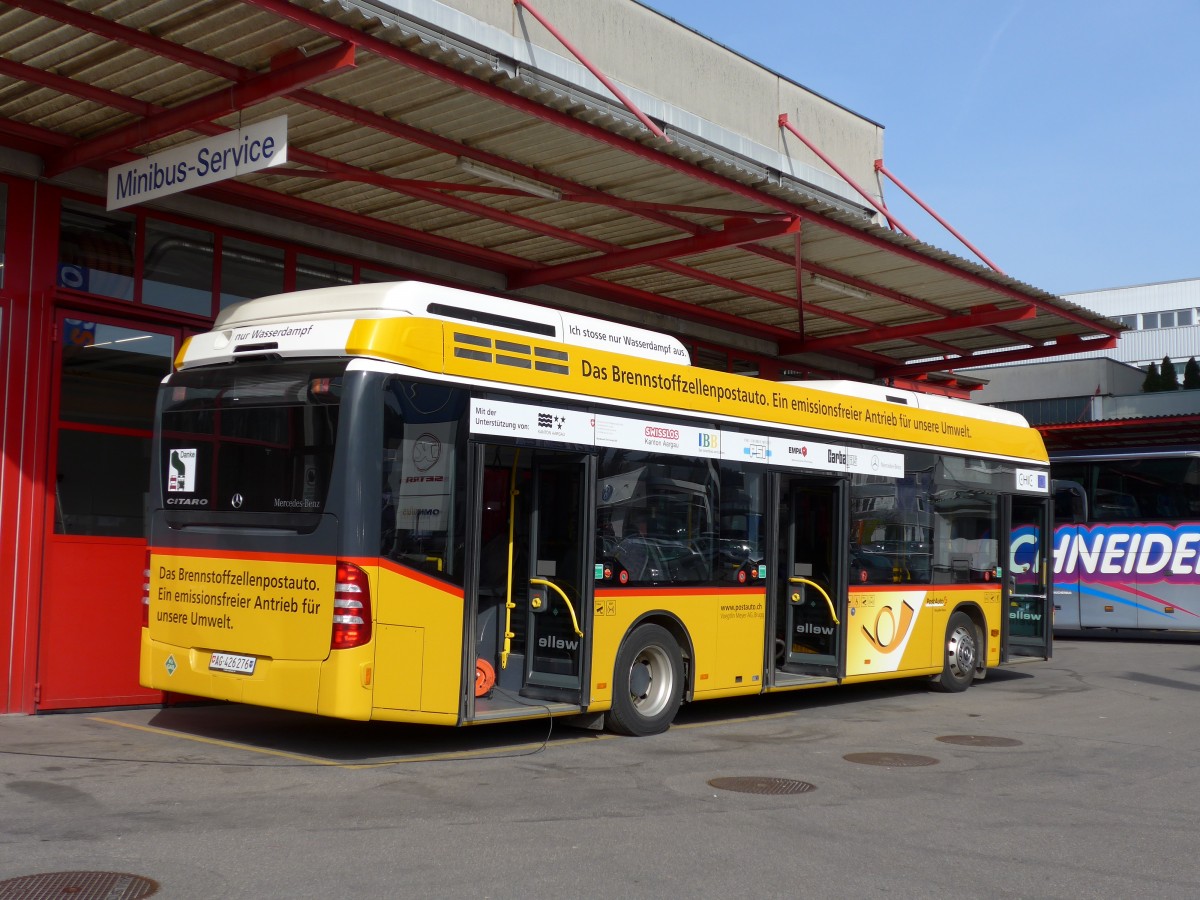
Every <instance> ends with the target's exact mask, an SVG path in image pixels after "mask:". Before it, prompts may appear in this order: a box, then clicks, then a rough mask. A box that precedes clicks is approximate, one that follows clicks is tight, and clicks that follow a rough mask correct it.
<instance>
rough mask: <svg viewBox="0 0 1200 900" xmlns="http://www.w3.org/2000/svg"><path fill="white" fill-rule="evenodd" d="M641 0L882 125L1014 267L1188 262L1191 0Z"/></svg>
mask: <svg viewBox="0 0 1200 900" xmlns="http://www.w3.org/2000/svg"><path fill="white" fill-rule="evenodd" d="M641 2H643V3H645V4H646V5H647V6H650V7H652V8H654V9H657V10H658V11H659V12H662V13H663V14H665V15H668V16H670V17H671V18H673V19H675V20H676V21H678V22H681V23H683V24H685V25H687V26H688V27H690V28H693V29H694V30H696V31H699V32H701V33H702V34H704V35H706V36H708V37H710V38H712V39H714V40H717V41H719V42H720V43H722V44H724V45H726V46H727V47H729V48H731V49H733V50H736V51H737V52H739V53H741V54H742V55H743V56H747V57H749V58H750V59H753V60H754V61H756V62H758V63H760V64H762V65H764V66H766V67H768V68H770V69H774V70H775V71H777V72H779V73H780V74H782V75H784V76H786V77H788V78H790V79H792V80H793V81H796V82H799V83H800V84H802V85H804V86H805V87H807V88H809V89H811V90H814V91H816V92H818V93H820V94H823V95H824V96H826V97H828V98H829V99H830V100H833V101H835V102H837V103H839V104H841V105H842V106H845V107H847V108H849V109H851V110H853V111H854V112H856V113H859V114H860V115H863V116H866V117H867V118H869V119H872V120H874V121H876V122H878V123H880V124H881V125H883V126H884V127H885V129H886V130H885V133H884V163H885V164H886V166H887V167H888V169H889V170H890V171H892V172H893V173H894V174H895V175H896V177H897V178H899V179H900V180H901V181H903V182H904V183H905V184H906V185H908V187H910V188H911V189H912V190H913V191H914V192H915V193H916V194H918V195H919V196H920V197H921V198H922V199H923V200H924V201H925V202H926V203H927V204H929V205H930V206H931V207H933V208H934V209H935V210H936V211H937V212H938V213H940V214H941V215H942V217H943V218H945V219H946V220H947V221H948V222H949V223H950V224H951V225H953V226H954V227H955V228H956V229H958V231H960V232H961V233H962V234H963V236H964V237H966V238H967V239H968V240H969V241H971V242H972V243H973V244H975V246H976V247H978V248H979V249H980V250H981V251H982V252H983V253H984V254H985V255H987V256H988V257H989V258H990V259H991V260H992V261H993V262H995V263H996V265H997V266H999V267H1000V268H1001V269H1003V270H1004V271H1005V273H1006V274H1008V275H1011V276H1012V277H1014V278H1017V279H1020V280H1021V281H1026V282H1029V283H1030V284H1033V285H1034V286H1036V287H1039V288H1043V289H1045V290H1047V291H1051V292H1054V293H1057V294H1063V293H1071V292H1075V291H1085V290H1095V289H1099V288H1107V287H1124V286H1127V285H1135V284H1147V283H1152V282H1160V281H1173V280H1177V279H1183V278H1200V226H1198V224H1197V223H1200V0H1137V2H1134V0H1119V2H1118V0H1090V2H1085V0H991V2H984V0H892V2H885V0H835V2H829V0H641ZM885 190H886V197H887V200H888V207H889V209H891V210H892V212H893V213H895V214H896V216H897V218H899V220H900V221H901V222H903V223H904V225H905V226H907V227H908V228H909V229H910V230H911V231H912V232H913V233H914V234H915V235H916V236H917V237H919V238H920V239H921V240H924V241H926V242H928V243H931V244H934V245H936V246H938V247H942V248H944V249H946V250H949V251H951V252H954V253H957V254H959V255H961V256H964V257H967V258H971V259H974V257H973V256H972V255H971V253H970V251H968V250H967V249H966V248H965V247H963V246H962V245H961V244H960V243H959V242H958V241H957V240H956V239H955V238H954V237H953V236H952V235H951V234H949V233H948V232H947V231H945V229H943V228H942V227H941V226H940V225H939V224H938V223H937V222H935V221H934V220H933V219H931V218H929V217H928V216H927V215H926V214H925V213H924V212H922V211H921V210H920V209H919V208H918V207H916V206H914V205H912V204H911V202H910V201H908V200H907V198H906V197H904V195H903V194H902V193H901V192H900V191H899V190H898V189H897V188H895V186H893V185H890V184H888V185H887V187H886V188H885Z"/></svg>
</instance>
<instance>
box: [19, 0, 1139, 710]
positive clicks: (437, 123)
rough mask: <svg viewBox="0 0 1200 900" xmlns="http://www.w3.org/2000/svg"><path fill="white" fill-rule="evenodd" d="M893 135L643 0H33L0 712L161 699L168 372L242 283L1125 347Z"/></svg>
mask: <svg viewBox="0 0 1200 900" xmlns="http://www.w3.org/2000/svg"><path fill="white" fill-rule="evenodd" d="M883 136H884V128H883V126H882V125H880V124H879V123H876V122H874V121H872V120H871V119H869V118H867V117H865V116H862V115H859V114H857V113H855V112H853V111H851V110H848V109H846V108H844V107H843V106H841V105H839V104H838V103H837V101H836V98H834V99H831V98H826V97H822V96H820V95H819V94H816V93H814V92H813V91H810V90H808V89H806V88H805V87H804V86H802V85H800V84H797V83H795V82H793V81H790V80H788V79H787V78H784V77H783V76H781V75H779V74H777V73H774V72H771V71H769V70H767V69H764V68H762V67H761V66H758V65H756V64H755V63H753V62H752V61H750V60H748V59H746V58H745V57H742V56H740V55H738V54H737V53H735V52H734V51H732V50H730V49H727V48H725V47H723V46H721V45H719V44H717V43H715V42H713V41H711V40H709V39H707V38H705V37H703V36H701V35H699V34H697V33H695V32H693V31H691V30H689V29H688V28H687V27H686V26H685V25H684V24H680V23H677V22H674V21H673V20H671V19H668V18H666V17H664V16H662V15H660V14H658V13H656V12H654V11H653V10H651V9H649V8H647V7H644V6H642V5H640V4H639V3H638V2H636V0H594V2H590V3H586V4H582V3H577V2H573V0H517V2H516V3H515V4H514V2H513V0H448V2H436V0H390V2H388V0H377V2H367V0H339V2H338V3H329V2H326V0H298V2H294V3H289V2H284V0H235V2H229V3H222V4H201V5H196V4H193V3H189V2H186V0H160V2H156V3H152V4H108V5H100V6H97V5H96V4H94V3H82V2H70V0H68V2H62V3H59V2H47V0H8V2H6V3H5V4H4V5H3V6H2V7H0V365H2V366H3V390H4V405H3V417H2V419H0V445H2V447H3V470H2V471H0V575H2V577H3V582H2V584H0V712H24V713H31V712H38V711H48V710H59V709H86V708H96V707H112V706H122V705H141V704H157V703H162V702H164V700H165V699H169V698H164V697H163V695H162V694H161V693H159V692H156V691H149V690H146V689H144V688H142V687H140V686H139V685H138V682H137V671H138V640H139V639H138V634H139V626H140V621H141V612H142V590H143V587H142V586H143V575H142V573H143V568H144V564H145V553H146V541H145V538H144V535H143V527H144V508H145V506H146V502H147V498H146V491H147V483H148V474H149V466H150V460H149V446H150V436H151V426H152V415H153V408H154V399H155V391H156V388H157V385H158V382H159V381H160V380H161V378H162V377H163V376H164V375H165V374H166V373H167V372H168V370H169V368H170V366H171V361H172V358H173V357H174V355H175V353H176V351H177V350H178V349H179V347H180V344H181V342H182V341H183V340H184V339H185V338H186V337H187V336H189V335H191V334H195V333H198V332H201V331H204V330H207V329H208V327H209V326H210V325H211V323H212V321H213V319H214V317H215V316H216V315H217V314H218V313H219V312H220V311H221V310H222V309H223V308H225V307H227V306H229V305H230V304H232V303H236V302H238V301H240V300H243V299H246V298H252V297H258V296H263V295H268V294H276V293H281V292H288V291H301V290H306V289H309V288H319V287H327V286H331V285H340V284H353V283H361V282H378V281H392V280H400V279H410V278H419V279H423V280H428V281H434V282H438V283H442V284H448V285H453V286H457V287H465V288H470V289H474V290H477V291H482V292H485V293H487V294H491V295H495V296H510V297H517V298H520V299H524V300H527V301H530V302H535V303H540V304H544V305H549V306H553V307H556V308H560V309H569V310H574V311H582V312H586V313H587V314H589V315H594V316H599V317H603V318H607V319H611V320H614V321H617V322H625V323H629V324H634V325H638V326H641V327H645V328H650V329H653V330H656V331H660V332H666V333H669V334H671V335H672V336H674V337H675V338H677V339H678V340H680V341H681V342H683V344H684V345H686V346H687V348H688V350H689V351H690V353H691V356H692V360H693V362H694V363H695V364H698V365H702V366H707V367H712V368H719V369H723V370H728V371H733V372H739V373H743V374H746V375H748V376H756V377H759V378H764V379H792V378H820V377H836V378H852V379H858V380H862V381H868V382H875V383H884V384H896V385H904V386H907V387H916V388H918V389H925V390H932V391H938V392H943V393H951V394H956V395H959V396H962V395H965V393H966V392H967V391H968V389H969V388H970V387H971V380H970V379H965V378H964V377H962V376H959V375H956V374H955V372H956V370H957V369H958V368H960V367H965V366H968V365H971V364H975V365H978V364H979V363H980V362H981V360H984V361H987V362H989V363H993V362H1005V361H1021V360H1033V359H1041V358H1049V357H1053V356H1057V355H1059V354H1062V353H1063V352H1068V351H1078V350H1082V349H1103V348H1104V347H1106V346H1111V344H1112V342H1113V340H1114V339H1115V334H1116V331H1117V326H1116V325H1115V324H1114V323H1112V322H1111V321H1109V320H1107V319H1105V318H1104V317H1102V316H1100V315H1098V314H1096V313H1092V312H1089V311H1087V310H1084V309H1082V308H1080V307H1077V306H1074V305H1073V304H1070V303H1068V302H1066V301H1064V300H1062V299H1061V298H1058V297H1055V296H1053V295H1051V294H1048V293H1046V292H1045V291H1042V290H1039V289H1037V288H1035V287H1032V286H1030V285H1028V284H1025V283H1023V282H1021V281H1020V280H1018V279H1016V278H1014V277H1011V276H1010V275H1007V274H1004V273H1001V272H999V271H997V270H996V269H995V267H994V266H992V265H991V264H990V262H989V261H988V260H987V259H986V258H985V257H982V256H980V255H977V253H976V251H974V249H973V248H970V247H965V246H963V245H961V244H958V243H957V242H956V241H955V239H954V238H953V237H952V236H950V235H949V234H946V233H945V232H941V233H940V236H939V240H940V237H941V236H944V237H945V240H944V241H941V243H943V244H946V245H947V246H949V245H953V249H951V250H947V249H942V248H941V247H939V246H937V245H934V244H930V243H925V242H923V241H922V240H920V239H918V238H917V237H916V236H915V235H914V233H913V231H912V230H911V229H910V227H909V225H908V223H904V222H900V221H897V220H896V218H895V216H894V215H892V214H890V213H889V212H888V211H887V208H886V205H885V203H884V194H885V187H887V189H888V190H889V191H892V192H893V193H895V192H897V191H898V190H900V189H901V188H900V187H897V185H902V184H903V183H902V181H901V179H902V173H895V174H893V173H891V172H890V171H889V170H888V169H887V167H886V164H885V160H884V152H883ZM897 176H899V177H897ZM904 187H905V188H907V189H909V190H911V188H909V187H908V186H904ZM922 226H923V228H924V229H925V230H926V231H931V230H932V229H931V228H930V226H929V225H928V224H927V223H922ZM935 233H937V232H935ZM985 358H986V360H985ZM976 383H977V382H976Z"/></svg>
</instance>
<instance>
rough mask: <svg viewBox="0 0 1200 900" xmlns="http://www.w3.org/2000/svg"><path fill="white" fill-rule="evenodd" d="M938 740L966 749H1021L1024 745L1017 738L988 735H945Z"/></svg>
mask: <svg viewBox="0 0 1200 900" xmlns="http://www.w3.org/2000/svg"><path fill="white" fill-rule="evenodd" d="M938 740H939V741H941V742H942V743H943V744H962V745H963V746H964V747H1020V746H1021V744H1022V743H1023V742H1022V741H1018V740H1017V739H1016V738H1006V737H992V736H991V735H987V734H943V735H942V736H941V737H939V738H938Z"/></svg>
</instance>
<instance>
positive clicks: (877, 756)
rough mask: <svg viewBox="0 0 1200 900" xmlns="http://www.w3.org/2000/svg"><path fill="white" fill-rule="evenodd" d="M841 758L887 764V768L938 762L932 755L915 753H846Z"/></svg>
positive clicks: (934, 764)
mask: <svg viewBox="0 0 1200 900" xmlns="http://www.w3.org/2000/svg"><path fill="white" fill-rule="evenodd" d="M842 759H844V760H845V761H846V762H852V763H862V764H863V765H864V766H887V767H888V768H889V769H903V768H912V767H914V766H936V765H937V762H938V761H937V760H936V759H934V758H933V757H932V756H918V755H917V754H915V753H847V754H846V755H845V756H843V757H842Z"/></svg>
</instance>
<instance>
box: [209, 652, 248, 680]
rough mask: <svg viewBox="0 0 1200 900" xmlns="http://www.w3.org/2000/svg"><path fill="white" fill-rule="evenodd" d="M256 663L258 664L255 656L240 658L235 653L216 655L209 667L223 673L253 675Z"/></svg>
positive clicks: (213, 656) (210, 661)
mask: <svg viewBox="0 0 1200 900" xmlns="http://www.w3.org/2000/svg"><path fill="white" fill-rule="evenodd" d="M255 662H257V659H256V658H255V657H253V656H238V655H236V654H234V653H214V654H213V655H212V659H210V660H209V661H208V667H209V668H210V669H219V670H220V671H222V672H236V673H237V674H239V675H253V674H254V663H255Z"/></svg>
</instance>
